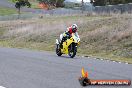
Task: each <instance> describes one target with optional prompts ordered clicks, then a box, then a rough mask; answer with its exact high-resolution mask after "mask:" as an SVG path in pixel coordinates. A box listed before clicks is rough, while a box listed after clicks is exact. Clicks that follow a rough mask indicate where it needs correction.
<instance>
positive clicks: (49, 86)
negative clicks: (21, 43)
mask: <svg viewBox="0 0 132 88" xmlns="http://www.w3.org/2000/svg"><path fill="white" fill-rule="evenodd" d="M82 67H84V68H85V70H87V71H88V73H89V77H90V79H130V80H131V79H132V65H131V64H125V63H117V62H112V61H107V60H97V59H94V58H85V57H83V58H82V57H75V58H73V59H71V58H69V57H68V56H65V55H63V56H62V57H58V56H57V55H56V54H55V53H53V52H44V51H39V52H38V51H33V50H27V49H13V48H0V88H82V87H81V86H80V84H79V82H78V78H79V76H81V68H82ZM106 87H107V86H88V88H106ZM115 87H116V88H117V87H118V88H132V86H109V87H108V88H115ZM86 88H87V87H86Z"/></svg>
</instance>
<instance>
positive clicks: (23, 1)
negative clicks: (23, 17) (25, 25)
mask: <svg viewBox="0 0 132 88" xmlns="http://www.w3.org/2000/svg"><path fill="white" fill-rule="evenodd" d="M13 1H14V2H15V3H16V4H15V7H16V8H17V9H18V14H19V15H20V12H21V7H24V6H27V7H28V8H30V7H31V4H30V2H29V1H28V0H13ZM19 15H18V19H19Z"/></svg>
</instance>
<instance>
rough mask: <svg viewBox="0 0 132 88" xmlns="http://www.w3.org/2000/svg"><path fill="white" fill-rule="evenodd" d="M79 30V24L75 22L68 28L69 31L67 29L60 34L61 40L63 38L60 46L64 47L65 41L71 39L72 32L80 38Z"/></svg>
mask: <svg viewBox="0 0 132 88" xmlns="http://www.w3.org/2000/svg"><path fill="white" fill-rule="evenodd" d="M77 30H78V26H77V24H73V25H72V26H70V27H68V28H67V31H65V32H64V33H63V34H61V35H60V40H61V43H60V47H61V48H62V47H63V46H62V44H63V42H64V41H66V40H67V39H69V38H70V37H71V36H72V33H74V34H75V36H77V37H78V38H79V35H78V32H77Z"/></svg>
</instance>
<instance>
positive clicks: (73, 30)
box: [72, 24, 78, 33]
mask: <svg viewBox="0 0 132 88" xmlns="http://www.w3.org/2000/svg"><path fill="white" fill-rule="evenodd" d="M77 29H78V26H77V24H73V25H72V32H74V33H75V32H76V31H77Z"/></svg>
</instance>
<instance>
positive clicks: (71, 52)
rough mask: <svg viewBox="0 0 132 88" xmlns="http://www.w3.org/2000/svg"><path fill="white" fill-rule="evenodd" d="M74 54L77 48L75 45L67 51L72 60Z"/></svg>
mask: <svg viewBox="0 0 132 88" xmlns="http://www.w3.org/2000/svg"><path fill="white" fill-rule="evenodd" d="M76 52H77V47H76V46H75V45H72V50H69V53H68V55H69V56H70V57H71V58H74V57H75V56H76Z"/></svg>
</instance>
